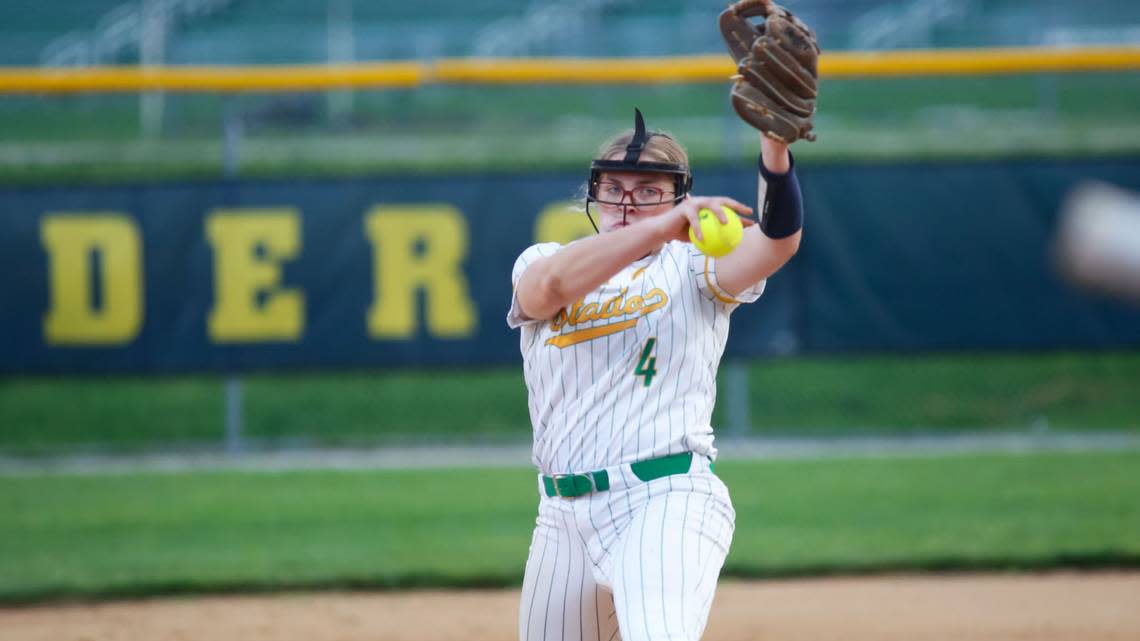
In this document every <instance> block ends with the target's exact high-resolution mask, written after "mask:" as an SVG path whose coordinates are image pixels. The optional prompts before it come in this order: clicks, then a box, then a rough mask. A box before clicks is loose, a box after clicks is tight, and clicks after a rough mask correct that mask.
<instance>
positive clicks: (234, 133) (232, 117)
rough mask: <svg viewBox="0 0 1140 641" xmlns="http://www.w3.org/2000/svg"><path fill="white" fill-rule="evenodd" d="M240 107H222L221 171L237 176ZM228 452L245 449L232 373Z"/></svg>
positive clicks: (232, 101)
mask: <svg viewBox="0 0 1140 641" xmlns="http://www.w3.org/2000/svg"><path fill="white" fill-rule="evenodd" d="M242 133H243V132H242V120H241V109H240V106H239V105H238V103H237V98H236V97H234V96H226V97H225V104H224V105H223V107H222V175H223V176H224V177H225V178H227V179H231V178H235V177H236V176H237V173H238V153H239V147H240V145H241V137H242ZM225 389H226V391H225V416H224V419H223V420H224V424H225V452H226V454H228V455H236V454H240V453H241V451H242V450H243V449H244V442H243V441H244V437H243V436H242V433H243V431H244V428H245V425H244V411H243V405H244V402H243V401H244V399H243V394H242V391H243V385H242V379H241V377H239V376H236V375H233V374H230V375H228V376H226V386H225Z"/></svg>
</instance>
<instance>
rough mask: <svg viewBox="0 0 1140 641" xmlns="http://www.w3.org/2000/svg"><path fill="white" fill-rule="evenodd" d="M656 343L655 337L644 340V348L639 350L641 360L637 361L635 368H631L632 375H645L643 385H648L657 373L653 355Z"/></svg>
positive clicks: (655, 360) (655, 359)
mask: <svg viewBox="0 0 1140 641" xmlns="http://www.w3.org/2000/svg"><path fill="white" fill-rule="evenodd" d="M656 345H657V339H656V338H650V339H649V340H647V341H645V349H643V350H641V360H639V361H637V368H636V369H634V370H633V375H634V376H644V377H645V387H649V384H650V383H652V382H653V377H654V376H656V375H657V357H656V356H653V348H654V346H656Z"/></svg>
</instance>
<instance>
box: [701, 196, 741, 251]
mask: <svg viewBox="0 0 1140 641" xmlns="http://www.w3.org/2000/svg"><path fill="white" fill-rule="evenodd" d="M720 208H721V211H723V212H724V216H725V218H727V219H728V222H727V223H723V224H722V223H721V222H720V219H719V218H717V217H716V214H715V213H713V211H712V210H711V209H702V210H700V211H699V212H697V215H698V216H699V217H700V222H701V235H702V236H704V238H705V239H704V240H698V239H697V235H696V234H695V233H693V228H692V227H689V240H690V241H692V243H693V244H694V245H696V247H697V249H699V250H701V251H702V252H704V254H705V255H706V256H712V257H713V258H720V257H721V256H724V255H726V254H728V252H730V251H732V250H733V249H735V248H736V246H737V245H739V244H740V240H741V239H742V238H744V224H743V223H741V222H740V216H737V215H736V212H735V211H733V210H731V209H729V208H728V207H727V206H725V205H721V207H720Z"/></svg>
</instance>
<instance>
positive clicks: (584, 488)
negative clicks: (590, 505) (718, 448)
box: [542, 452, 712, 498]
mask: <svg viewBox="0 0 1140 641" xmlns="http://www.w3.org/2000/svg"><path fill="white" fill-rule="evenodd" d="M692 464H693V453H692V452H681V453H680V454H671V455H669V456H662V457H660V458H651V459H649V460H648V461H638V462H637V463H631V464H630V466H629V468H630V469H631V470H633V475H634V476H636V477H637V478H639V479H641V480H642V481H652V480H653V479H659V478H661V477H662V476H669V475H670V474H683V473H685V472H688V471H689V467H690V466H691V465H692ZM711 467H712V466H711V465H710V468H711ZM542 486H543V488H545V489H546V495H547V496H550V497H554V496H561V497H562V498H573V497H575V496H582V495H583V494H589V493H591V492H604V491H606V490H608V489H610V475H609V472H606V471H605V470H599V471H597V472H587V473H585V474H557V475H555V476H543V477H542Z"/></svg>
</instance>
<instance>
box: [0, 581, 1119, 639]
mask: <svg viewBox="0 0 1140 641" xmlns="http://www.w3.org/2000/svg"><path fill="white" fill-rule="evenodd" d="M516 599H517V592H515V591H510V590H504V591H479V592H410V593H377V594H362V593H353V594H332V593H322V594H292V595H284V596H270V597H211V598H186V599H166V600H152V601H132V602H119V603H107V604H99V605H66V606H39V607H29V608H8V609H0V640H3V641H8V640H16V639H19V640H20V641H48V640H50V641H136V640H137V641H144V640H146V641H166V640H172V641H173V640H177V641H196V640H201V641H207V640H209V641H223V640H228V639H235V640H240V641H357V640H359V641H364V640H368V641H376V640H380V641H444V640H448V641H450V640H455V641H513V640H514V639H515V638H516V635H517V632H516V629H515V616H516V612H515V611H516V607H517V603H516ZM1137 605H1140V573H1137V572H1128V573H1124V572H1119V573H1115V572H1114V573H1095V574H1072V573H1056V574H1040V575H965V576H914V577H874V578H840V579H804V580H788V581H768V582H739V581H725V582H722V585H721V587H720V589H719V591H718V592H717V598H716V603H715V604H714V606H713V612H712V616H711V618H710V621H709V627H708V630H707V631H706V632H705V636H704V639H705V640H706V641H757V640H767V639H771V640H773V641H808V640H811V641H829V640H833V639H834V640H840V639H842V640H843V641H871V640H874V641H895V640H898V641H904V640H905V641H914V640H915V639H922V640H923V641H949V640H951V639H953V640H955V641H963V640H982V639H985V640H987V641H1000V640H1006V639H1008V640H1015V639H1016V640H1019V641H1020V640H1025V639H1033V640H1034V641H1053V640H1060V639H1066V640H1073V641H1125V640H1128V641H1133V640H1135V639H1140V608H1137V607H1136V606H1137Z"/></svg>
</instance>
